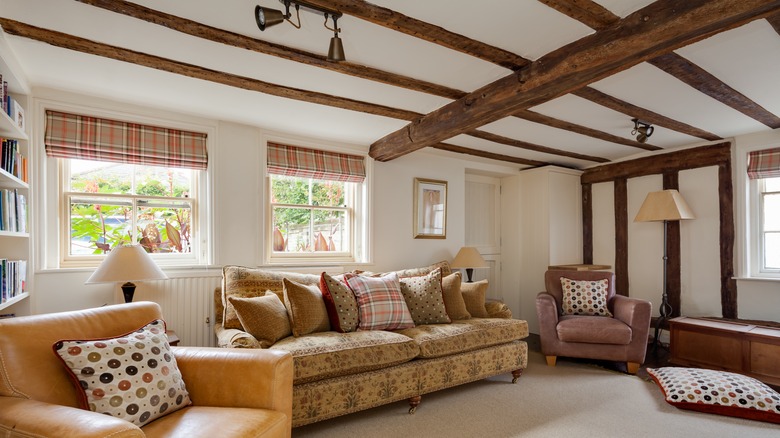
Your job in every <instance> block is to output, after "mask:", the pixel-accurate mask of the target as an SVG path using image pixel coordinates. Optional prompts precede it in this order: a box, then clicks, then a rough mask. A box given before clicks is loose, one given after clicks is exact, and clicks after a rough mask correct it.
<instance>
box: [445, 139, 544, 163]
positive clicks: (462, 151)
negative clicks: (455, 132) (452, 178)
mask: <svg viewBox="0 0 780 438" xmlns="http://www.w3.org/2000/svg"><path fill="white" fill-rule="evenodd" d="M431 147H432V148H434V149H440V150H442V151H450V152H456V153H459V154H466V155H471V156H474V157H482V158H489V159H491V160H499V161H506V162H508V163H516V164H522V165H525V166H531V167H540V166H547V165H550V164H551V163H545V162H543V161H536V160H528V159H525V158H519V157H513V156H511V155H503V154H495V153H493V152H487V151H481V150H477V149H471V148H465V147H463V146H457V145H454V144H449V143H437V144H435V145H433V146H431Z"/></svg>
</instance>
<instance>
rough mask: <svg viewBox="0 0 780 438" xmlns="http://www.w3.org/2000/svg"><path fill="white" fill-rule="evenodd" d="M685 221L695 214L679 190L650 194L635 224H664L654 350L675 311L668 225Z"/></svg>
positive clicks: (635, 219)
mask: <svg viewBox="0 0 780 438" xmlns="http://www.w3.org/2000/svg"><path fill="white" fill-rule="evenodd" d="M684 219H694V216H693V212H692V211H691V208H690V207H688V204H687V203H686V202H685V199H683V197H682V195H680V193H679V192H678V191H677V190H662V191H660V192H650V193H648V194H647V197H646V198H645V202H643V203H642V206H641V207H640V208H639V213H637V214H636V218H634V222H663V223H664V281H663V294H662V295H661V306H660V307H659V308H658V312H659V314H660V317H659V318H658V320H657V321H656V325H655V332H654V335H653V350H654V351H655V349H656V348H658V345H659V343H660V342H659V341H658V335H659V333H660V331H661V328H662V327H663V324H664V322H665V321H666V320H667V319H668V317H669V315H670V314H671V313H672V311H673V310H674V309H673V308H672V305H671V304H669V296H668V292H667V290H666V271H667V269H668V265H669V257H668V255H667V253H666V239H667V236H666V234H667V230H666V223H667V222H669V221H679V220H684Z"/></svg>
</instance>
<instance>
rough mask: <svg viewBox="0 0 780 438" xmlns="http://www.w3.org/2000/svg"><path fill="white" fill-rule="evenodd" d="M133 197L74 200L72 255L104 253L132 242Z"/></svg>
mask: <svg viewBox="0 0 780 438" xmlns="http://www.w3.org/2000/svg"><path fill="white" fill-rule="evenodd" d="M130 210H131V203H130V202H129V201H117V200H99V199H98V200H95V199H89V200H84V199H77V198H71V200H70V255H88V254H103V253H104V252H105V251H107V250H108V249H110V248H113V247H115V246H117V245H119V243H130V234H129V233H130V219H129V218H130V216H129V215H130Z"/></svg>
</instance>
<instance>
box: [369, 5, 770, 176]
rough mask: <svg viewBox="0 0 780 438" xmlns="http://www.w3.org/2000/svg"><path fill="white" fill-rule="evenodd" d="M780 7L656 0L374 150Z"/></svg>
mask: <svg viewBox="0 0 780 438" xmlns="http://www.w3.org/2000/svg"><path fill="white" fill-rule="evenodd" d="M778 9H780V1H777V0H775V1H769V0H687V1H685V2H679V1H676V0H658V1H656V2H654V3H651V4H650V5H649V6H647V7H645V8H643V9H641V10H639V11H637V12H634V13H633V14H631V15H629V16H628V17H626V18H624V19H622V20H620V21H618V22H617V23H615V24H614V25H612V26H609V27H607V28H605V29H604V30H600V31H597V32H596V33H594V34H592V35H590V36H587V37H585V38H582V39H580V40H578V41H575V42H573V43H571V44H568V45H566V46H564V47H561V48H560V49H558V50H555V51H553V52H551V53H549V54H547V55H545V56H543V57H542V58H541V59H539V60H537V61H534V62H533V63H532V64H531V65H530V66H528V67H527V68H523V69H522V70H520V71H518V72H516V73H513V74H511V75H509V76H506V77H504V78H502V79H499V80H497V81H495V82H493V83H491V84H488V85H486V86H484V87H482V88H480V89H478V90H476V91H474V92H472V93H469V94H468V95H467V96H465V97H463V98H460V99H458V100H456V101H454V102H452V103H450V104H448V105H445V106H444V107H442V108H440V109H438V110H436V111H433V112H431V113H429V114H427V115H425V116H424V117H421V118H420V119H417V120H415V121H414V122H412V123H411V124H409V125H407V126H405V127H404V128H402V129H400V130H398V131H395V132H393V133H391V134H389V135H387V136H385V137H384V138H382V139H380V140H378V141H376V142H374V144H372V145H371V150H370V155H371V156H372V157H373V158H375V159H378V160H382V161H386V160H391V159H393V158H396V157H399V156H402V155H405V154H408V153H410V152H413V151H415V150H417V149H420V148H423V147H426V146H430V145H433V144H436V143H438V142H440V141H443V140H445V139H447V138H450V137H452V136H454V135H458V134H461V133H464V132H467V131H470V130H472V129H475V128H477V127H479V126H482V125H485V124H487V123H490V122H492V121H495V120H498V119H500V118H503V117H505V116H507V115H509V114H513V113H515V112H517V111H520V110H523V109H528V108H530V107H532V106H534V105H537V104H540V103H543V102H546V101H548V100H550V99H554V98H556V97H559V96H562V95H564V94H567V93H569V92H572V91H574V90H576V89H578V88H581V87H583V86H585V85H588V84H590V83H592V82H595V81H597V80H599V79H603V78H605V77H607V76H609V75H612V74H615V73H617V72H619V71H622V70H625V69H627V68H629V67H631V66H634V65H636V64H638V63H640V62H643V61H646V60H648V59H651V58H654V57H656V56H660V55H662V54H664V53H668V52H670V51H672V50H674V49H677V48H679V47H682V46H685V45H688V44H691V43H694V42H696V41H699V40H701V39H704V38H707V37H709V36H712V35H715V34H717V33H719V32H723V31H725V30H728V29H733V28H735V27H738V26H741V25H743V24H745V23H748V22H750V21H753V20H756V19H760V18H764V17H766V16H768V15H770V14H773V13H776V12H777V11H778Z"/></svg>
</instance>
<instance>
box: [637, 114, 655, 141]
mask: <svg viewBox="0 0 780 438" xmlns="http://www.w3.org/2000/svg"><path fill="white" fill-rule="evenodd" d="M631 121H632V122H634V129H633V130H632V131H631V135H636V141H638V142H640V143H644V142H646V141H647V139H648V138H649V137H650V136H651V135H653V131H654V130H655V128H654V127H653V126H652V125H651V124H650V123H647V122H643V121H641V120H639V119H631Z"/></svg>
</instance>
